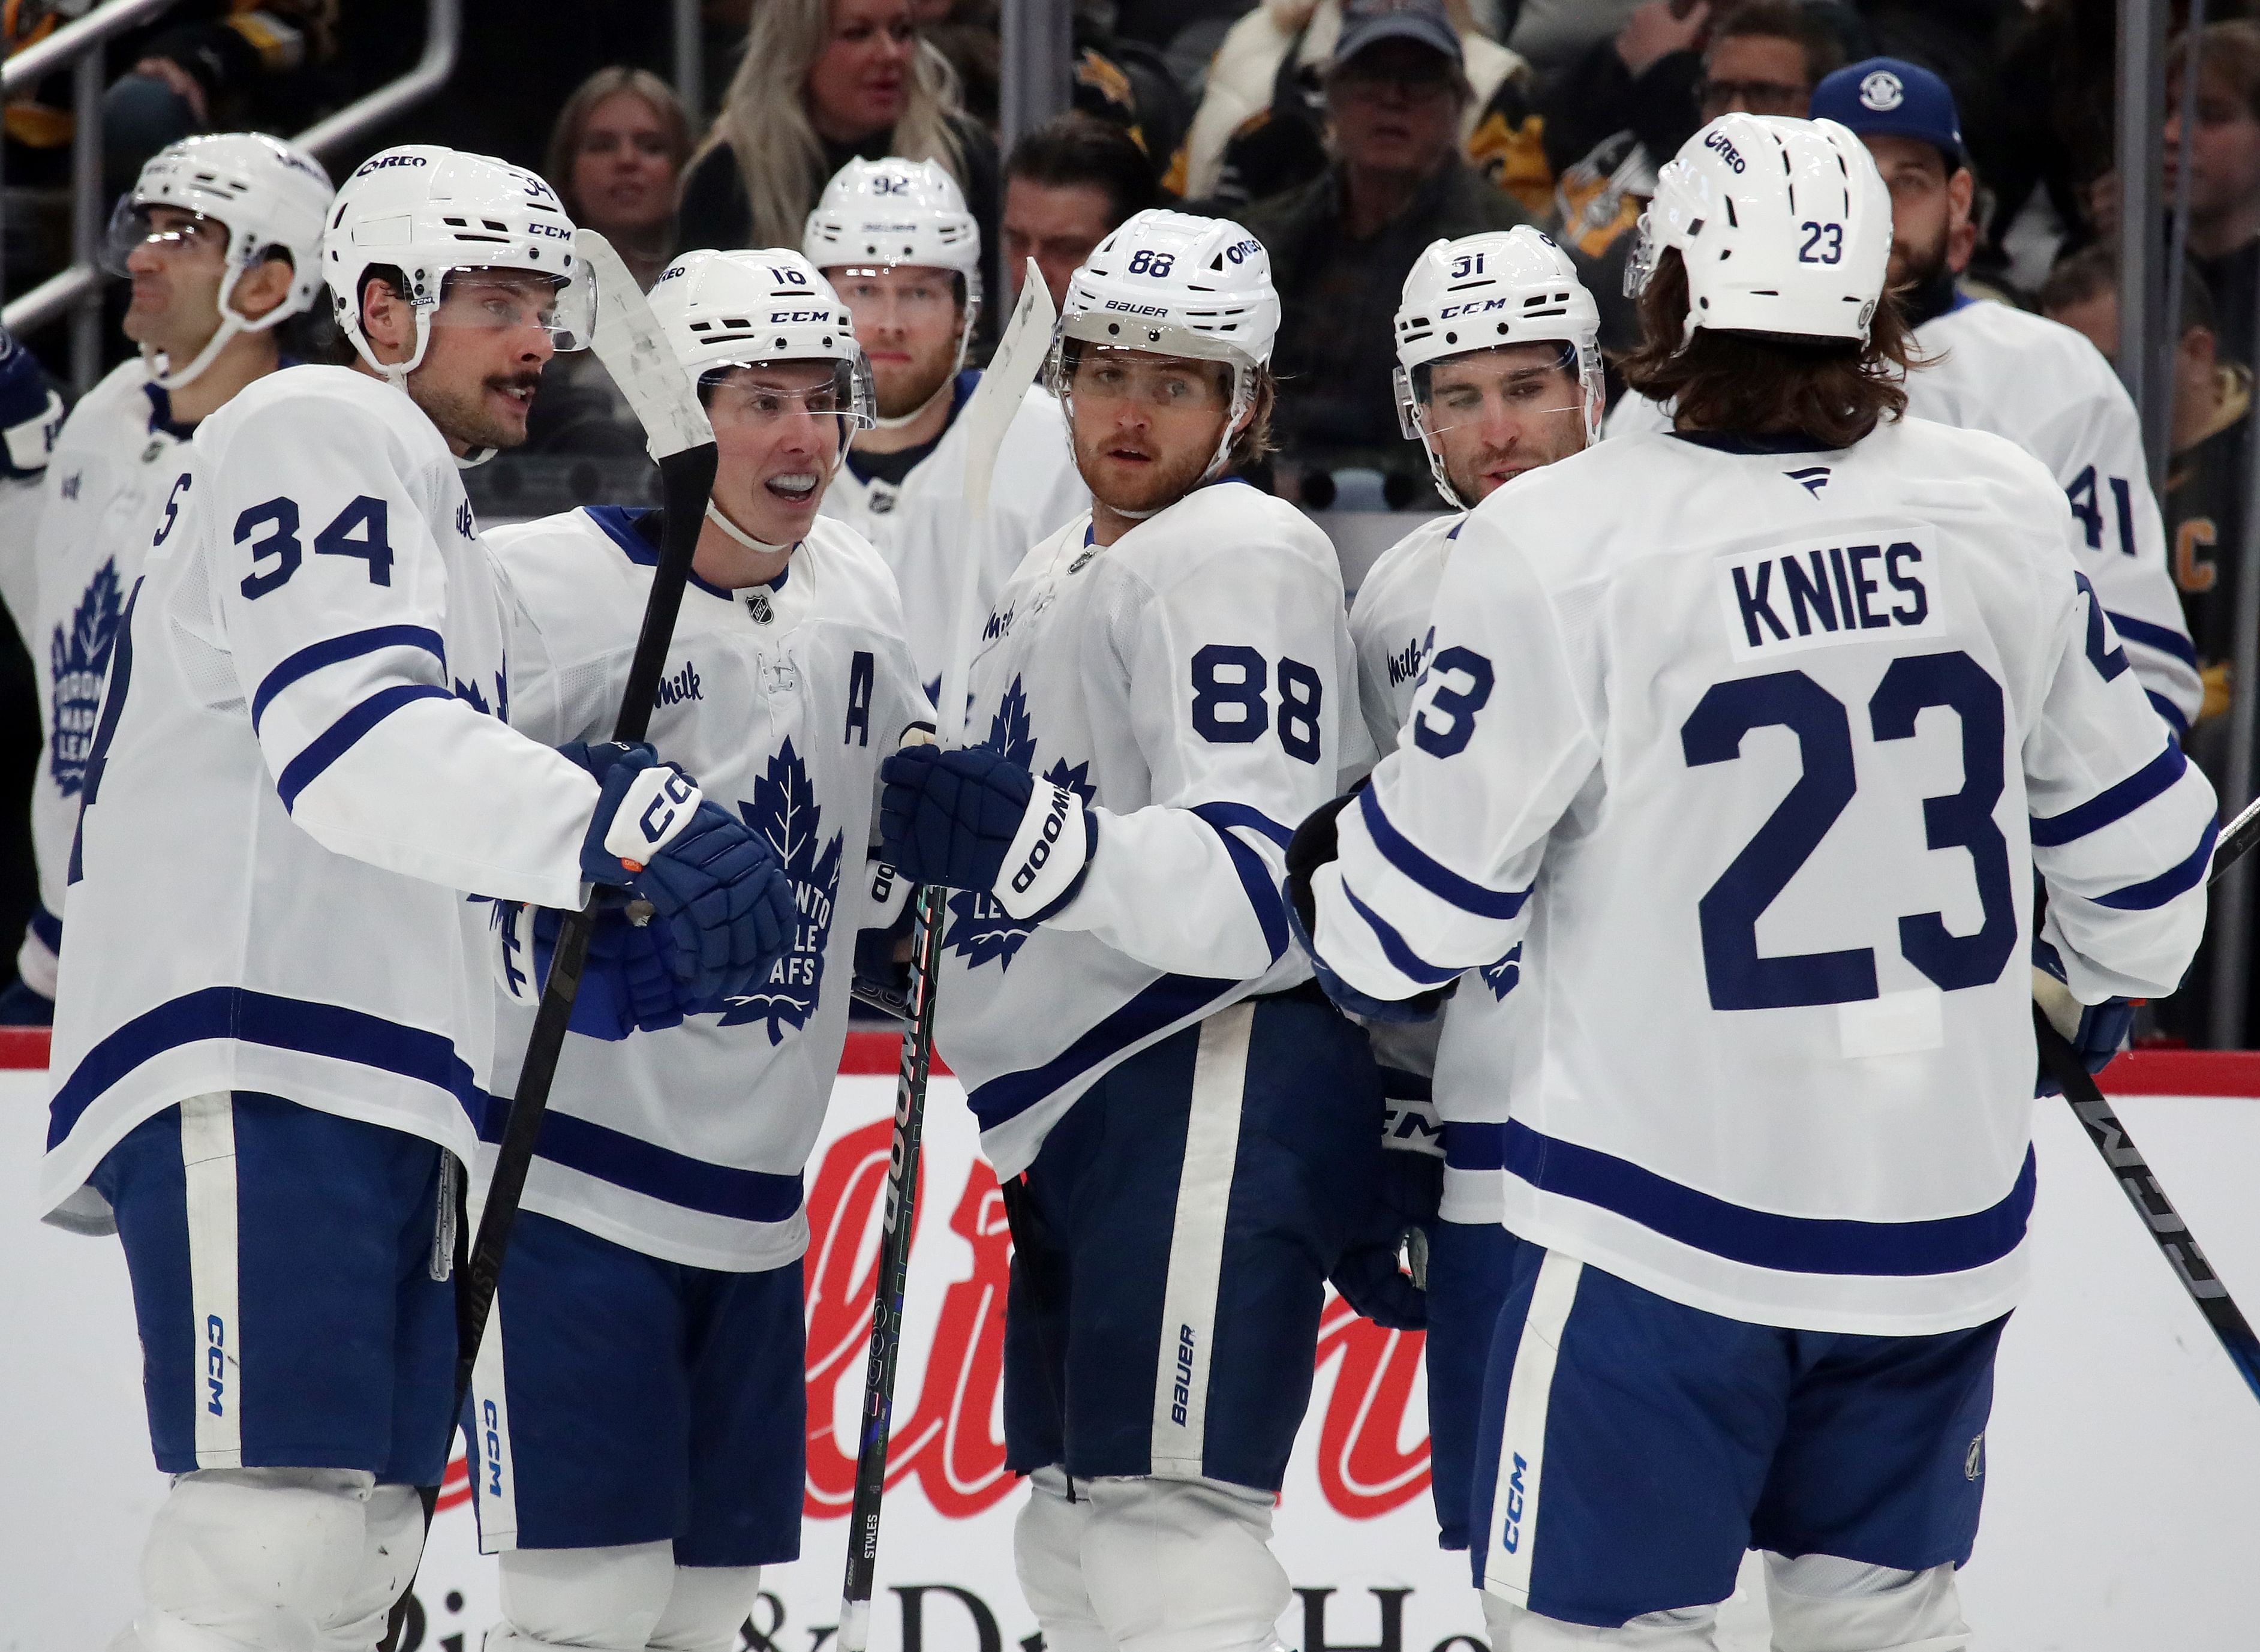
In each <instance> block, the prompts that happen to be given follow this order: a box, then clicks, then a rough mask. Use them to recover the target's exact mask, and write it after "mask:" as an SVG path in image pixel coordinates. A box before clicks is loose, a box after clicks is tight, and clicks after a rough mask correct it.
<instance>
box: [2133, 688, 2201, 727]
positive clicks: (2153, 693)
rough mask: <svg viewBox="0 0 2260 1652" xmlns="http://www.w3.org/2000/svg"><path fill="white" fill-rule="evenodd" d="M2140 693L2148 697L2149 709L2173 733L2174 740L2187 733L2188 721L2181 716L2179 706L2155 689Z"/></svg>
mask: <svg viewBox="0 0 2260 1652" xmlns="http://www.w3.org/2000/svg"><path fill="white" fill-rule="evenodd" d="M2142 692H2143V693H2145V694H2147V695H2149V697H2150V709H2151V710H2152V711H2154V712H2156V713H2157V714H2158V715H2159V716H2160V717H2161V718H2163V719H2164V720H2165V725H2166V726H2167V727H2168V728H2171V730H2173V731H2174V738H2175V739H2176V740H2179V739H2180V738H2181V737H2182V736H2183V735H2185V734H2186V733H2189V730H2190V720H2189V719H2188V718H2187V717H2186V716H2185V715H2184V714H2183V712H2182V708H2181V707H2180V706H2178V705H2177V704H2174V703H2173V702H2172V701H2171V700H2170V699H2168V698H2167V697H2165V696H2164V695H2163V694H2161V693H2159V692H2158V691H2157V690H2156V689H2144V690H2142Z"/></svg>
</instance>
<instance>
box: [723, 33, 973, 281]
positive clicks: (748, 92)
mask: <svg viewBox="0 0 2260 1652" xmlns="http://www.w3.org/2000/svg"><path fill="white" fill-rule="evenodd" d="M884 155H900V156H902V157H903V158H904V159H905V160H910V161H938V162H939V163H940V165H941V167H942V168H943V169H944V170H945V171H947V172H948V174H949V175H951V176H952V177H954V178H955V179H956V180H957V182H958V185H959V187H960V188H961V189H962V190H964V191H965V199H966V205H967V207H968V209H969V211H971V212H972V214H973V216H974V218H975V220H976V222H977V223H979V225H981V235H982V245H983V247H994V246H995V245H996V244H997V217H998V214H997V204H998V203H997V147H996V145H995V143H993V142H992V141H991V139H990V137H989V134H988V133H987V132H983V130H982V129H981V128H980V127H979V126H978V125H976V124H975V123H974V122H973V121H971V120H969V118H966V116H965V115H964V114H963V112H962V111H961V110H960V109H959V107H958V95H957V85H956V75H955V73H954V72H953V71H952V70H951V69H950V67H949V65H948V63H947V62H946V61H943V59H942V57H941V55H940V53H938V52H936V51H935V50H934V49H933V47H932V46H928V45H927V44H926V42H925V41H924V40H922V39H919V34H918V32H917V29H916V26H915V25H914V21H913V18H912V6H911V0H762V4H760V5H759V6H757V7H755V11H754V17H753V23H752V25H751V26H750V27H749V28H748V29H747V32H746V53H745V57H744V59H743V61H741V62H740V64H739V65H738V72H737V74H736V75H733V77H732V78H731V81H730V89H729V91H728V92H727V93H726V94H725V96H724V98H723V102H722V109H721V112H720V113H719V114H718V115H717V116H716V117H715V118H714V125H713V127H712V130H711V131H709V132H707V134H706V138H705V140H704V142H703V143H702V144H701V145H700V146H699V147H698V151H697V154H695V155H693V156H692V158H691V161H690V172H689V173H688V175H686V176H685V177H684V179H683V210H682V217H681V223H680V231H681V236H682V240H683V245H684V246H686V247H797V246H799V245H800V238H801V230H802V227H803V225H804V224H805V221H806V219H807V218H808V214H809V211H810V209H811V208H812V207H813V206H815V204H816V201H817V197H819V195H821V194H822V193H823V190H824V185H825V183H826V181H827V180H829V179H830V178H831V177H832V175H833V174H834V173H836V172H838V171H839V170H840V168H842V167H844V166H846V165H847V162H848V161H852V160H855V159H857V158H858V157H860V158H862V159H863V160H866V161H876V160H878V159H879V158H880V157H882V156H884Z"/></svg>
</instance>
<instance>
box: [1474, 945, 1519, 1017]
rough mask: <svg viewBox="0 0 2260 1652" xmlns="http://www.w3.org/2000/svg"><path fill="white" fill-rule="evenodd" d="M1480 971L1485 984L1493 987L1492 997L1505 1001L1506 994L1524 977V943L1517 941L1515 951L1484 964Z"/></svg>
mask: <svg viewBox="0 0 2260 1652" xmlns="http://www.w3.org/2000/svg"><path fill="white" fill-rule="evenodd" d="M1479 973H1481V975H1482V976H1483V983H1484V985H1485V986H1487V987H1489V988H1490V989H1491V997H1493V998H1497V999H1498V1000H1499V1001H1500V1002H1501V1003H1504V1002H1505V999H1506V995H1507V994H1508V993H1510V992H1512V991H1513V990H1514V989H1515V986H1516V984H1517V983H1519V982H1520V981H1521V979H1522V943H1521V942H1520V941H1519V940H1518V941H1516V942H1515V943H1514V950H1513V951H1512V952H1510V953H1508V954H1507V955H1506V956H1505V957H1504V958H1501V959H1500V960H1499V961H1498V962H1497V963H1487V964H1485V965H1484V967H1483V969H1482V970H1481V971H1480V972H1479Z"/></svg>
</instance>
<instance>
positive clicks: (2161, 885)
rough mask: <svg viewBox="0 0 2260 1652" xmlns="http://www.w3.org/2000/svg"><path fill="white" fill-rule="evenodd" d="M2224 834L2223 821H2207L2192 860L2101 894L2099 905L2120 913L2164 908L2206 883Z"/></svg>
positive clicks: (2098, 898)
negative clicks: (2215, 848)
mask: <svg viewBox="0 0 2260 1652" xmlns="http://www.w3.org/2000/svg"><path fill="white" fill-rule="evenodd" d="M2220 831H2221V823H2220V822H2219V821H2217V820H2208V821H2206V823H2205V835H2204V836H2203V837H2201V838H2199V840H2198V845H2197V848H2196V850H2195V851H2194V852H2193V853H2192V855H2190V857H2189V859H2187V860H2185V861H2184V862H2182V863H2181V864H2180V865H2178V866H2177V867H2175V868H2174V869H2172V870H2171V871H2170V872H2161V873H2159V874H2158V876H2156V877H2154V878H2151V879H2149V880H2148V881H2147V882H2145V883H2129V884H2128V886H2127V887H2126V888H2125V889H2115V890H2112V891H2111V893H2109V894H2108V895H2098V896H2097V897H2095V904H2096V905H2098V906H2110V907H2114V908H2116V909H2117V910H2119V911H2120V912H2148V911H2149V910H2150V909H2151V908H2153V907H2156V906H2163V905H2165V904H2166V903H2167V902H2168V901H2170V900H2171V899H2173V898H2175V897H2176V896H2177V895H2185V894H2187V893H2188V892H2189V891H2190V890H2193V889H2195V888H2196V887H2197V886H2198V885H2199V883H2202V882H2204V880H2205V875H2206V871H2207V869H2210V868H2211V866H2212V865H2213V840H2214V837H2215V836H2217V835H2218V834H2219V833H2220Z"/></svg>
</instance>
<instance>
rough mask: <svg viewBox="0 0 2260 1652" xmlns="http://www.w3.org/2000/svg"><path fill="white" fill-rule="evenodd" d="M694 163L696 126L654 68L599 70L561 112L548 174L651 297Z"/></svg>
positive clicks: (671, 251)
mask: <svg viewBox="0 0 2260 1652" xmlns="http://www.w3.org/2000/svg"><path fill="white" fill-rule="evenodd" d="M688 161H690V122H689V121H688V120H686V119H685V118H683V105H682V104H681V103H680V102H678V101H677V100H676V96H675V92H674V89H672V88H671V87H669V85H668V83H667V82H665V81H663V80H662V79H660V78H659V76H658V75H654V74H652V73H650V72H649V71H648V70H647V69H640V68H600V69H598V70H597V72H596V73H595V74H594V75H590V76H589V78H588V79H587V80H585V81H583V82H581V84H580V86H579V88H578V89H576V91H575V92H574V94H573V95H572V96H571V97H569V98H567V99H566V100H565V107H564V108H563V109H562V110H561V111H559V112H558V116H557V125H556V126H555V127H554V128H553V129H552V131H551V132H550V134H549V161H548V165H547V167H546V168H544V169H543V175H544V176H545V177H547V178H548V179H550V180H551V181H552V182H554V184H555V185H556V188H557V193H558V195H559V196H560V197H561V198H562V199H563V201H564V203H565V210H566V211H568V212H569V213H570V214H571V215H572V218H573V221H574V222H575V223H576V224H580V225H586V226H587V227H589V228H590V229H592V230H597V231H598V232H602V233H603V235H604V238H605V239H606V240H609V241H611V244H612V246H613V247H614V248H615V249H617V250H618V252H619V255H620V257H621V259H622V261H625V262H626V265H627V267H628V270H629V272H630V273H631V274H632V275H634V276H635V278H636V284H637V285H638V286H640V287H641V288H642V289H643V290H645V291H647V292H648V291H650V290H651V284H652V282H654V281H657V280H658V279H659V272H660V271H661V270H662V269H665V268H667V262H668V260H669V259H670V258H672V257H673V256H674V255H675V196H676V188H677V186H678V185H679V183H680V182H681V181H682V177H683V167H684V165H685V163H686V162H688Z"/></svg>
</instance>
